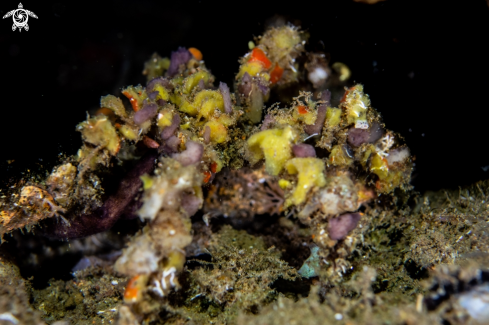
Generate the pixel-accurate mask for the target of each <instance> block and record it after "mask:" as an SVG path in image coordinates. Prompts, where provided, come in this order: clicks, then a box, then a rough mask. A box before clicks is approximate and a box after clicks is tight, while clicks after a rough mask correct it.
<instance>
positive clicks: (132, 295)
mask: <svg viewBox="0 0 489 325" xmlns="http://www.w3.org/2000/svg"><path fill="white" fill-rule="evenodd" d="M140 277H141V276H140V275H136V276H135V277H133V278H131V279H130V280H129V282H127V286H126V290H125V291H124V301H125V302H127V303H130V302H136V301H137V300H139V298H140V296H141V283H140V282H141V281H138V280H140Z"/></svg>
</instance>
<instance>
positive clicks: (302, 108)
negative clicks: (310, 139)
mask: <svg viewBox="0 0 489 325" xmlns="http://www.w3.org/2000/svg"><path fill="white" fill-rule="evenodd" d="M297 110H298V111H299V114H301V115H302V114H306V113H307V109H306V106H304V105H299V106H298V107H297Z"/></svg>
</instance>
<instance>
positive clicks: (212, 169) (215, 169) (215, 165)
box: [211, 161, 217, 174]
mask: <svg viewBox="0 0 489 325" xmlns="http://www.w3.org/2000/svg"><path fill="white" fill-rule="evenodd" d="M216 171H217V163H216V162H215V161H213V162H212V163H211V172H213V173H214V174H215V173H216Z"/></svg>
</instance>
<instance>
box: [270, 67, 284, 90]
mask: <svg viewBox="0 0 489 325" xmlns="http://www.w3.org/2000/svg"><path fill="white" fill-rule="evenodd" d="M283 73H284V69H282V68H281V67H280V66H279V65H278V64H275V68H273V70H272V72H270V82H271V83H272V85H273V84H276V83H277V81H279V80H280V78H282V75H283Z"/></svg>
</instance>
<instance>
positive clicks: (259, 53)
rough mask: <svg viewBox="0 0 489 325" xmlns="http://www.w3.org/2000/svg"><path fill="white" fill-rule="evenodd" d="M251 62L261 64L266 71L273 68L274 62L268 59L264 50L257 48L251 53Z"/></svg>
mask: <svg viewBox="0 0 489 325" xmlns="http://www.w3.org/2000/svg"><path fill="white" fill-rule="evenodd" d="M248 61H249V62H260V63H261V64H262V65H263V67H264V68H265V69H269V68H270V67H271V66H272V62H271V61H270V60H269V59H268V58H267V55H266V54H265V52H263V50H261V49H260V48H258V47H255V48H254V49H253V50H252V51H251V56H250V59H249V60H248Z"/></svg>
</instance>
